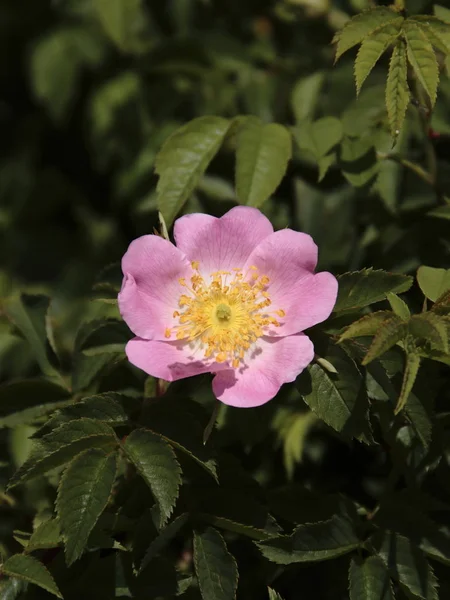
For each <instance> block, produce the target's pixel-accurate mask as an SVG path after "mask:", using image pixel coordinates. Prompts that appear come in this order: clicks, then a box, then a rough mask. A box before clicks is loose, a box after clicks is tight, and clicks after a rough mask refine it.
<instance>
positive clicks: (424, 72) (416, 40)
mask: <svg viewBox="0 0 450 600" xmlns="http://www.w3.org/2000/svg"><path fill="white" fill-rule="evenodd" d="M403 31H404V37H405V40H406V49H407V54H408V60H409V62H410V64H411V66H412V68H413V70H414V73H415V75H416V77H417V79H418V80H419V81H420V83H421V84H422V87H423V88H424V90H425V92H426V93H427V94H428V97H429V99H430V102H431V106H434V104H435V102H436V94H437V86H438V83H439V65H438V62H437V58H436V54H435V52H434V50H433V47H432V45H431V44H430V42H429V41H428V38H427V36H426V35H425V33H424V32H423V31H422V30H421V29H420V28H419V27H418V26H417V25H415V24H414V23H413V22H409V21H406V23H405V27H404V30H403Z"/></svg>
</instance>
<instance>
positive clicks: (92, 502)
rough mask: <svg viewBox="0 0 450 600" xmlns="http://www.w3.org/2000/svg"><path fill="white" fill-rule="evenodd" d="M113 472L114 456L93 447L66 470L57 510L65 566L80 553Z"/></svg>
mask: <svg viewBox="0 0 450 600" xmlns="http://www.w3.org/2000/svg"><path fill="white" fill-rule="evenodd" d="M116 470H117V460H116V455H115V454H109V455H108V454H106V453H105V452H104V451H102V450H98V449H96V448H90V449H88V450H86V451H85V452H82V453H81V454H79V455H78V456H77V457H76V458H74V460H73V461H72V462H71V463H70V464H69V466H68V467H67V469H66V470H65V472H64V475H63V477H62V479H61V482H60V484H59V488H58V497H57V500H56V510H57V513H58V517H59V523H60V526H61V532H62V535H63V538H64V545H65V554H66V561H67V565H68V566H69V565H71V564H72V563H73V562H74V561H76V560H77V559H78V558H80V556H81V555H82V554H83V551H84V549H85V547H86V543H87V541H88V538H89V534H90V533H91V531H92V529H93V527H94V525H95V524H96V522H97V520H98V518H99V517H100V515H101V514H102V512H103V510H104V509H105V507H106V505H107V503H108V501H109V498H110V496H111V491H112V487H113V485H114V481H115V478H116Z"/></svg>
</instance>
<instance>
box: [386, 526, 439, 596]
mask: <svg viewBox="0 0 450 600" xmlns="http://www.w3.org/2000/svg"><path fill="white" fill-rule="evenodd" d="M375 540H376V541H375V545H376V547H377V549H378V554H379V556H380V558H381V560H382V561H383V563H384V564H385V565H386V567H387V568H388V570H389V572H390V573H391V576H392V577H393V578H394V579H395V580H397V581H398V582H399V583H401V584H402V585H403V586H404V587H405V588H406V589H407V590H409V591H410V592H411V594H413V595H414V596H416V597H418V598H422V599H423V600H438V594H437V581H436V577H435V576H434V573H433V571H432V569H431V567H430V565H429V564H428V562H427V560H426V559H425V557H424V555H423V553H422V552H421V551H420V550H419V549H418V548H417V547H416V546H414V544H412V543H411V541H410V540H409V539H408V538H406V537H403V536H402V535H399V534H396V533H393V532H385V533H383V534H382V535H381V536H380V538H375Z"/></svg>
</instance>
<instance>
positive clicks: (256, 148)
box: [236, 117, 292, 207]
mask: <svg viewBox="0 0 450 600" xmlns="http://www.w3.org/2000/svg"><path fill="white" fill-rule="evenodd" d="M291 155H292V140H291V134H290V133H289V131H288V130H287V129H286V127H284V126H283V125H278V124H276V123H269V124H265V123H263V122H262V121H260V120H259V119H256V118H255V117H249V118H247V119H245V121H244V122H243V124H242V125H241V127H240V130H239V132H238V138H237V149H236V194H237V197H238V199H239V202H240V203H241V204H247V205H249V206H256V207H259V206H261V205H262V204H263V203H264V201H265V200H267V198H268V197H269V196H270V195H271V194H272V193H273V192H274V191H275V190H276V189H277V187H278V186H279V184H280V182H281V180H282V179H283V177H284V175H285V173H286V169H287V166H288V163H289V160H290V158H291Z"/></svg>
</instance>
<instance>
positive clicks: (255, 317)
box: [164, 261, 285, 369]
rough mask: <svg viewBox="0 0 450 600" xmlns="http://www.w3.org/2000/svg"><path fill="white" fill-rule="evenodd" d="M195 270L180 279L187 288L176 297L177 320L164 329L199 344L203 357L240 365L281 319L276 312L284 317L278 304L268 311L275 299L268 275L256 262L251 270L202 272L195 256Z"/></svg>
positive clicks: (167, 333)
mask: <svg viewBox="0 0 450 600" xmlns="http://www.w3.org/2000/svg"><path fill="white" fill-rule="evenodd" d="M191 265H192V268H193V269H194V271H195V273H194V274H193V275H192V276H191V277H190V283H187V282H186V279H185V278H184V277H180V278H179V279H178V282H179V283H180V285H181V286H183V287H184V288H185V293H183V294H181V295H180V297H179V299H178V307H179V310H175V311H174V312H173V318H174V319H177V320H178V323H179V324H178V325H176V326H175V327H173V328H172V329H169V328H167V329H166V330H165V332H164V335H165V337H166V338H168V339H170V338H171V336H172V333H174V335H175V337H176V339H177V340H185V341H188V342H189V343H192V344H194V346H193V348H196V349H197V350H198V349H200V350H201V351H202V352H203V355H204V358H205V359H212V360H215V361H216V362H218V363H224V362H228V364H229V365H230V366H231V367H233V368H234V369H238V368H239V366H240V365H241V363H242V362H243V361H244V360H245V357H246V353H247V352H248V351H249V350H251V347H252V344H254V343H255V342H256V341H257V340H258V338H260V337H261V336H263V335H265V334H266V333H267V330H268V328H269V327H274V326H275V327H279V326H280V325H281V323H279V322H278V321H277V319H275V317H274V315H275V314H276V315H277V316H278V317H284V316H285V312H284V310H283V309H281V308H279V309H277V310H275V311H272V312H271V313H270V312H267V310H268V309H267V307H268V306H270V304H271V299H270V289H269V290H268V291H266V290H265V288H266V286H267V285H268V284H269V282H270V279H269V277H268V276H267V275H264V274H263V275H260V274H259V273H258V268H257V267H256V266H254V265H252V266H250V267H249V269H248V271H247V272H245V273H244V272H243V271H242V269H240V268H233V269H231V270H230V271H224V270H221V271H216V272H214V273H211V274H210V275H209V277H206V276H205V277H203V276H202V274H201V272H200V269H199V267H200V265H199V262H198V261H192V262H191Z"/></svg>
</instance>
